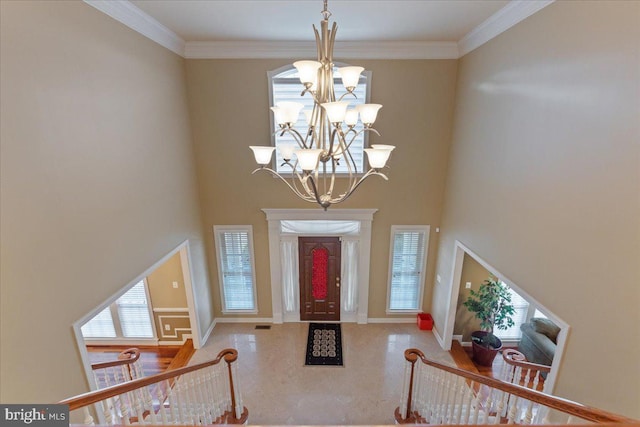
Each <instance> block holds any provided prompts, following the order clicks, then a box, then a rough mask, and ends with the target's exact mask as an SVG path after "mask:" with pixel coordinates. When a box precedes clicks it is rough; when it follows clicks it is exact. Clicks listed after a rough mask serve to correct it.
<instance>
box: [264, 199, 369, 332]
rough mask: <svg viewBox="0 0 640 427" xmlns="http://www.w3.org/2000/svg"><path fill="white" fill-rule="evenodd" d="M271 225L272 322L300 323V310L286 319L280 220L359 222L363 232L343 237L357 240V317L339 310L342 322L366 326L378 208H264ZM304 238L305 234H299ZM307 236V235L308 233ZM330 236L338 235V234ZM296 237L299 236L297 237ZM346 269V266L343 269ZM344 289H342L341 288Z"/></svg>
mask: <svg viewBox="0 0 640 427" xmlns="http://www.w3.org/2000/svg"><path fill="white" fill-rule="evenodd" d="M262 211H263V212H264V213H265V215H266V217H267V221H268V223H269V261H270V266H271V307H272V311H273V323H283V322H300V310H299V309H298V310H296V311H297V314H291V315H289V314H287V315H286V316H285V312H284V307H283V303H282V298H283V283H282V263H281V261H282V260H281V259H280V239H281V237H282V236H283V234H282V233H281V227H280V221H284V220H323V221H359V222H360V232H359V233H358V234H356V235H349V236H340V235H339V237H342V238H343V241H344V239H345V238H347V237H348V238H354V239H356V240H357V241H358V243H359V245H358V248H359V251H358V283H357V286H358V291H357V302H358V307H357V310H356V313H355V315H354V314H353V313H344V312H343V311H342V304H340V305H341V307H340V319H342V320H341V322H343V323H345V322H357V323H359V324H366V323H367V321H368V314H369V265H370V255H371V223H372V222H373V214H375V213H376V212H377V211H378V209H336V210H329V211H326V212H325V211H323V210H321V209H262ZM300 235H302V234H300ZM305 235H308V234H305ZM331 235H333V236H335V235H336V234H335V233H332V234H331ZM296 237H297V236H296ZM342 267H344V266H342ZM341 289H342V287H341Z"/></svg>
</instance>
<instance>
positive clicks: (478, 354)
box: [471, 331, 502, 366]
mask: <svg viewBox="0 0 640 427" xmlns="http://www.w3.org/2000/svg"><path fill="white" fill-rule="evenodd" d="M471 345H472V348H473V361H474V362H475V363H477V364H478V365H480V366H491V365H493V359H495V357H496V354H498V351H499V350H500V349H501V348H502V341H500V338H498V337H496V336H495V335H493V334H492V333H490V332H485V331H475V332H472V333H471Z"/></svg>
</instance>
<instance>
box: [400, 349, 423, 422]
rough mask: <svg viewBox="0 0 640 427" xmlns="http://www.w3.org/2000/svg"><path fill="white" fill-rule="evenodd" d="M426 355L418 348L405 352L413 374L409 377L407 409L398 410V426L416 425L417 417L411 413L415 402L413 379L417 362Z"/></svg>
mask: <svg viewBox="0 0 640 427" xmlns="http://www.w3.org/2000/svg"><path fill="white" fill-rule="evenodd" d="M423 357H424V353H422V352H421V351H420V350H418V349H416V348H410V349H407V350H405V352H404V358H405V359H406V360H407V362H409V363H410V364H411V372H410V375H409V391H408V393H407V407H406V408H400V407H398V409H396V414H395V415H396V421H397V422H398V424H415V422H416V417H415V416H414V414H413V413H412V411H411V401H412V400H413V378H414V374H415V368H416V362H417V361H418V359H419V358H423Z"/></svg>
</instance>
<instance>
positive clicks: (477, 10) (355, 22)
mask: <svg viewBox="0 0 640 427" xmlns="http://www.w3.org/2000/svg"><path fill="white" fill-rule="evenodd" d="M132 3H133V4H134V5H136V6H137V7H138V8H140V9H142V10H143V11H144V12H145V13H147V14H148V15H149V16H151V17H153V18H155V19H156V20H157V21H158V22H160V23H162V24H163V25H164V26H166V27H167V28H169V29H170V30H172V31H173V32H174V33H176V34H177V35H178V36H180V38H182V39H183V40H185V41H256V40H261V41H265V40H266V41H307V40H311V41H312V40H313V32H312V28H311V26H312V25H313V24H315V25H316V26H318V25H319V22H320V20H321V19H322V17H321V14H320V12H321V11H322V7H323V2H322V0H278V1H276V0H212V1H202V0H133V1H132ZM507 3H508V0H453V1H452V0H388V1H370V0H330V1H329V3H328V5H329V6H328V9H329V11H330V12H331V13H332V14H333V15H332V17H331V20H333V21H335V22H337V23H338V33H337V37H338V39H340V40H342V41H456V42H457V41H458V40H460V39H461V38H462V37H463V36H464V35H465V34H467V33H468V32H469V31H471V30H472V29H474V28H475V27H477V26H478V25H480V24H481V23H482V22H483V21H485V20H486V19H487V18H489V17H490V16H491V15H493V14H494V13H496V12H497V11H498V10H500V9H501V8H503V7H504V6H505V5H506V4H507Z"/></svg>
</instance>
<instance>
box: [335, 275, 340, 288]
mask: <svg viewBox="0 0 640 427" xmlns="http://www.w3.org/2000/svg"><path fill="white" fill-rule="evenodd" d="M339 287H340V278H339V277H336V288H339Z"/></svg>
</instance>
